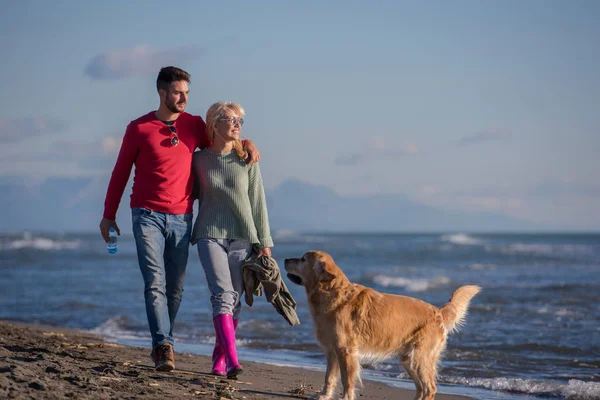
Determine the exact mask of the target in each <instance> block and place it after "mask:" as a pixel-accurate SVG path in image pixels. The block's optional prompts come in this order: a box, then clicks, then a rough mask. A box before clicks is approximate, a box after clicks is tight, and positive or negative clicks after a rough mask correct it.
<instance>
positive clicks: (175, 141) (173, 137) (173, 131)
mask: <svg viewBox="0 0 600 400" xmlns="http://www.w3.org/2000/svg"><path fill="white" fill-rule="evenodd" d="M169 130H170V131H171V146H173V147H175V146H177V145H178V144H179V137H178V136H177V129H175V127H174V126H173V125H169Z"/></svg>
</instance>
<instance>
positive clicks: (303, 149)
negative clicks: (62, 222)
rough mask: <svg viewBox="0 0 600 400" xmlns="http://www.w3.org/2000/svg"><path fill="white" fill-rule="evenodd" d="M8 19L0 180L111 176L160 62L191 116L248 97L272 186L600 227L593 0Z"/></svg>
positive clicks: (154, 100)
mask: <svg viewBox="0 0 600 400" xmlns="http://www.w3.org/2000/svg"><path fill="white" fill-rule="evenodd" d="M167 4H168V5H167ZM2 15H3V23H2V25H1V26H0V46H1V48H2V49H3V50H4V51H3V57H2V63H1V64H0V76H2V80H1V81H0V89H1V91H2V93H3V96H2V97H0V110H1V111H0V144H1V145H0V177H10V178H15V177H17V178H18V179H22V180H23V181H24V182H39V181H40V180H43V179H48V178H51V177H55V176H86V177H87V176H89V177H95V180H94V182H95V184H98V185H106V183H107V181H108V175H109V174H110V172H111V170H112V167H113V165H114V161H115V157H116V152H117V151H118V147H119V143H120V142H119V141H120V138H121V137H122V135H123V131H124V128H125V126H126V125H127V123H128V122H129V121H131V120H132V119H135V118H136V117H138V116H139V115H142V114H144V113H147V112H148V111H151V110H153V109H156V107H157V105H158V96H157V94H156V89H155V79H156V73H157V71H158V69H159V68H160V67H161V66H164V65H171V64H173V65H178V66H180V67H182V68H184V69H185V70H187V71H188V72H190V73H191V74H192V84H191V95H190V101H189V103H188V108H187V111H188V112H190V113H193V114H200V115H204V114H205V112H206V110H207V108H208V107H209V106H210V104H212V103H213V102H215V101H217V100H232V101H236V102H239V103H241V104H242V105H243V106H244V107H245V109H246V112H247V116H246V125H245V126H244V128H245V129H244V135H245V136H246V137H249V138H251V139H253V140H254V141H255V142H256V143H257V145H258V146H259V148H260V150H261V153H262V155H263V160H262V161H261V169H262V171H263V177H264V180H265V183H266V186H267V187H268V188H271V187H275V186H277V185H278V184H279V183H281V182H282V181H284V180H286V179H289V178H298V179H301V180H303V181H307V182H310V183H315V184H322V185H326V186H328V187H331V188H333V189H334V190H336V191H337V192H338V193H340V194H374V193H397V194H404V195H406V196H408V197H410V198H411V199H414V200H416V201H419V202H423V203H426V204H430V205H435V206H438V207H443V208H447V209H455V210H473V211H498V212H502V213H504V214H506V215H511V216H515V217H518V218H522V219H525V220H528V221H532V222H541V223H545V224H550V225H552V226H557V227H561V228H565V229H595V230H597V229H600V206H599V205H600V183H599V180H598V178H597V176H598V174H599V172H600V161H599V160H600V157H599V156H598V154H599V153H600V74H599V73H598V71H600V24H598V20H600V3H599V2H596V1H570V2H568V1H552V0H543V1H534V0H530V1H525V2H523V1H511V0H506V1H451V2H448V1H430V2H416V1H415V2H403V1H372V2H366V1H343V2H342V1H327V2H321V1H304V2H280V1H255V2H244V1H239V2H238V1H230V2H201V1H180V2H177V3H166V2H164V1H163V2H158V1H125V2H124V1H102V2H89V1H85V2H83V1H82V2H79V1H61V2H43V1H21V2H9V3H5V4H3V5H2ZM121 204H122V207H123V206H126V205H127V199H126V197H124V201H123V202H122V203H121ZM98 217H99V219H100V211H99V214H98Z"/></svg>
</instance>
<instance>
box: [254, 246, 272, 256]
mask: <svg viewBox="0 0 600 400" xmlns="http://www.w3.org/2000/svg"><path fill="white" fill-rule="evenodd" d="M261 256H267V257H271V248H270V247H263V248H262V249H260V251H259V252H258V257H261ZM258 257H257V258H258Z"/></svg>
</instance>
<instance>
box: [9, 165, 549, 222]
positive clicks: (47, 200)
mask: <svg viewBox="0 0 600 400" xmlns="http://www.w3.org/2000/svg"><path fill="white" fill-rule="evenodd" d="M107 183H108V177H104V178H96V179H90V178H53V179H49V180H47V181H45V182H44V183H41V184H26V183H25V182H22V181H19V180H15V179H7V178H3V179H1V180H0V193H2V196H0V209H1V210H3V211H4V216H3V217H2V219H1V220H0V221H1V222H0V231H2V232H16V231H24V230H31V231H77V232H81V231H84V232H89V231H96V230H97V229H98V228H97V227H98V223H99V222H100V218H101V216H102V210H103V203H104V196H105V194H106V185H107ZM129 193H130V189H129V187H128V189H126V194H125V195H124V196H123V199H122V201H121V207H120V209H119V213H118V215H117V221H118V222H119V225H120V227H121V228H122V230H123V231H124V232H129V231H130V230H131V222H130V221H131V217H130V212H129ZM267 203H268V205H269V219H270V222H271V227H272V229H273V230H294V231H313V232H314V231H319V232H344V231H352V232H382V231H385V232H423V231H437V232H439V231H524V230H544V227H543V226H539V225H535V224H532V223H529V222H525V221H521V220H518V219H515V218H512V217H508V216H506V215H502V214H498V213H467V212H459V211H449V210H444V209H439V208H435V207H430V206H427V205H423V204H419V203H416V202H414V201H411V200H409V199H407V198H406V197H404V196H401V195H370V196H340V195H338V194H337V193H336V192H334V191H333V190H332V189H330V188H328V187H325V186H319V185H312V184H309V183H305V182H301V181H298V180H288V181H285V182H283V183H282V184H281V185H279V186H278V187H277V188H275V189H273V190H271V191H268V192H267Z"/></svg>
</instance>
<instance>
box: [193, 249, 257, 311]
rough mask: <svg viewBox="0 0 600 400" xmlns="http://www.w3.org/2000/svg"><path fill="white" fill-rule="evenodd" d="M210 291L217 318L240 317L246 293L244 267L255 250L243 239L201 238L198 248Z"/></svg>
mask: <svg viewBox="0 0 600 400" xmlns="http://www.w3.org/2000/svg"><path fill="white" fill-rule="evenodd" d="M196 246H197V247H198V256H199V257H200V262H201V263H202V268H204V273H205V274H206V281H207V282H208V288H209V290H210V302H211V304H212V309H213V317H216V316H217V315H221V314H230V315H233V319H235V320H237V319H239V318H240V311H241V308H242V304H241V298H242V294H243V293H244V280H243V277H242V265H243V264H244V261H245V260H246V258H248V256H249V255H250V251H251V250H252V245H251V244H250V242H248V241H247V240H243V239H212V238H208V239H200V240H198V243H197V245H196Z"/></svg>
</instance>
